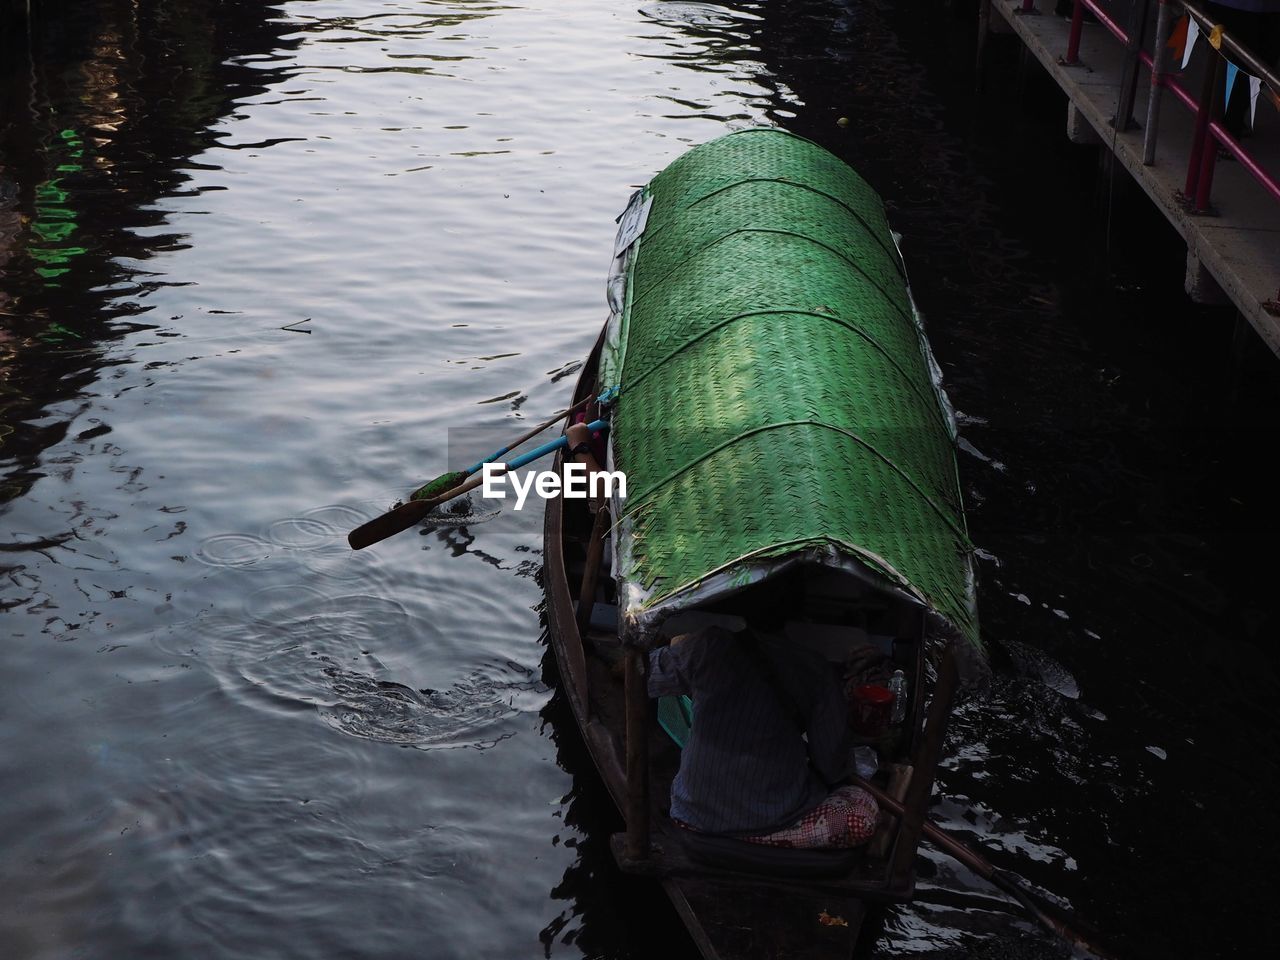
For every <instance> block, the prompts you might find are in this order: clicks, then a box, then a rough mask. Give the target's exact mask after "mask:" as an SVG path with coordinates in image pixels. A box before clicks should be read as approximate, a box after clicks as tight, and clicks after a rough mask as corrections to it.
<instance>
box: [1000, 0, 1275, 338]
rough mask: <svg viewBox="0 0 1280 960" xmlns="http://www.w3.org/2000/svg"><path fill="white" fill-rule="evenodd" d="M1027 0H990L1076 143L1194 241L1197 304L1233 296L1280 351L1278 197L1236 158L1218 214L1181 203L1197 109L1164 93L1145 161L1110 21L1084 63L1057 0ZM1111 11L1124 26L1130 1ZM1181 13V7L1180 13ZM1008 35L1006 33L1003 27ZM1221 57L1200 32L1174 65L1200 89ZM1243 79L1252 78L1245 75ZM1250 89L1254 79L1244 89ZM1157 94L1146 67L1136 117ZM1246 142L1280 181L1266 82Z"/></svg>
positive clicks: (1223, 170)
mask: <svg viewBox="0 0 1280 960" xmlns="http://www.w3.org/2000/svg"><path fill="white" fill-rule="evenodd" d="M1021 6H1022V3H1021V0H991V7H992V25H993V26H994V27H996V28H997V29H999V28H1000V27H1002V26H1003V24H1000V23H999V22H998V21H997V20H996V18H997V17H1002V18H1003V20H1004V21H1005V23H1007V24H1008V29H1011V30H1012V31H1013V33H1014V34H1016V35H1017V37H1018V38H1019V39H1020V40H1021V41H1022V43H1023V44H1025V45H1026V47H1027V49H1028V50H1029V51H1030V52H1031V53H1032V54H1033V55H1034V56H1035V57H1036V59H1037V60H1039V61H1040V63H1041V65H1042V66H1043V67H1044V69H1045V70H1046V71H1048V73H1049V75H1050V76H1052V77H1053V79H1054V80H1055V81H1056V82H1057V84H1058V86H1060V87H1061V88H1062V91H1063V92H1064V93H1065V94H1066V95H1067V98H1068V100H1069V104H1068V111H1067V113H1068V116H1067V132H1068V136H1069V138H1070V139H1071V140H1073V141H1074V142H1077V143H1086V142H1094V143H1097V144H1098V145H1099V146H1101V147H1102V148H1103V149H1107V150H1111V151H1112V152H1113V153H1114V154H1115V156H1116V158H1117V159H1118V160H1119V161H1120V163H1122V164H1123V165H1124V167H1125V169H1126V170H1128V171H1129V174H1130V175H1131V176H1132V177H1133V178H1134V180H1136V181H1137V182H1138V184H1140V185H1141V187H1142V189H1143V190H1144V191H1145V192H1146V194H1147V196H1149V197H1150V198H1151V200H1152V202H1153V203H1155V204H1156V206H1157V207H1159V208H1160V210H1161V211H1163V213H1164V215H1165V217H1166V218H1167V219H1168V221H1169V223H1170V224H1172V225H1173V227H1174V229H1175V230H1177V231H1178V233H1179V234H1180V235H1181V236H1182V238H1183V240H1184V241H1185V242H1186V245H1187V293H1188V294H1190V295H1191V297H1192V299H1194V300H1196V301H1198V302H1223V300H1222V298H1224V297H1225V298H1226V299H1227V300H1229V301H1230V302H1233V303H1234V304H1235V306H1236V308H1237V309H1238V310H1239V311H1240V313H1241V315H1242V316H1243V317H1244V318H1245V319H1246V320H1247V321H1248V322H1249V324H1250V325H1251V326H1252V327H1253V328H1254V330H1256V331H1257V332H1258V334H1259V336H1261V338H1262V340H1263V341H1264V342H1265V343H1266V344H1267V346H1269V347H1270V348H1271V350H1272V351H1273V352H1275V353H1276V354H1277V355H1280V310H1277V308H1276V307H1275V303H1276V302H1277V301H1280V201H1277V200H1276V199H1275V198H1274V197H1272V195H1271V194H1270V193H1268V192H1267V190H1266V189H1265V188H1264V187H1263V186H1262V185H1261V184H1260V183H1259V182H1258V181H1257V180H1256V179H1255V178H1254V177H1253V175H1252V174H1250V173H1249V171H1248V170H1247V169H1246V168H1245V167H1244V166H1243V165H1242V164H1241V163H1238V162H1235V161H1234V160H1227V161H1223V160H1219V161H1218V163H1217V164H1216V168H1215V172H1214V178H1213V192H1212V196H1211V205H1212V212H1211V213H1208V214H1195V213H1192V212H1191V211H1190V210H1189V209H1188V207H1187V205H1186V204H1185V203H1184V202H1183V200H1182V189H1183V187H1184V185H1185V181H1186V176H1187V167H1188V162H1189V160H1190V154H1191V146H1192V140H1193V135H1194V126H1195V115H1194V113H1192V112H1191V111H1190V110H1189V109H1187V107H1186V106H1184V105H1183V104H1182V103H1180V102H1179V101H1178V99H1177V98H1176V97H1175V96H1174V95H1173V93H1172V92H1171V91H1168V90H1166V91H1164V92H1163V94H1162V96H1161V99H1160V110H1159V123H1158V125H1157V130H1158V133H1159V137H1158V140H1157V149H1156V156H1155V162H1154V163H1153V164H1152V165H1150V166H1146V165H1144V164H1143V162H1142V155H1143V136H1144V131H1143V130H1142V129H1141V127H1134V128H1132V129H1129V130H1123V131H1117V130H1116V129H1115V127H1114V126H1113V124H1112V117H1114V116H1115V114H1116V112H1117V103H1118V102H1119V99H1120V93H1121V84H1122V73H1123V69H1124V55H1125V49H1124V46H1123V45H1122V44H1121V43H1120V41H1119V40H1117V39H1116V38H1115V37H1114V36H1113V35H1112V34H1111V32H1110V31H1108V30H1107V28H1106V27H1105V26H1103V25H1102V24H1100V23H1092V22H1089V23H1086V24H1085V26H1084V30H1083V33H1082V37H1081V43H1080V52H1079V63H1078V64H1077V65H1075V66H1068V65H1066V64H1064V63H1063V62H1061V59H1060V58H1062V57H1063V55H1064V53H1065V52H1066V50H1067V44H1068V37H1069V33H1070V27H1071V24H1070V20H1069V19H1066V18H1063V17H1060V16H1056V15H1055V14H1054V12H1053V11H1054V0H1036V7H1037V8H1038V10H1037V13H1036V14H1031V15H1027V14H1022V13H1020V12H1017V10H1018V8H1019V7H1021ZM1155 6H1156V5H1155V3H1154V2H1153V3H1152V4H1151V7H1152V12H1151V15H1150V16H1149V18H1148V23H1147V27H1146V30H1145V31H1144V42H1143V47H1144V49H1146V50H1147V51H1151V50H1152V49H1153V46H1154V44H1153V38H1154V35H1155V30H1156V15H1155ZM1103 9H1104V10H1106V12H1107V13H1108V15H1110V16H1111V17H1112V18H1113V19H1115V20H1116V21H1117V22H1118V23H1119V24H1120V25H1121V26H1122V27H1126V26H1127V22H1126V21H1127V19H1128V16H1129V5H1128V4H1127V3H1119V2H1111V3H1107V4H1104V5H1103ZM1176 12H1177V13H1180V12H1181V11H1176ZM1001 32H1004V31H1003V30H1001ZM1217 56H1219V54H1218V53H1216V52H1215V51H1213V50H1212V49H1211V48H1210V47H1209V45H1208V43H1207V42H1206V41H1205V39H1204V38H1203V37H1201V39H1200V41H1199V44H1198V46H1197V47H1196V49H1195V52H1194V54H1193V56H1192V60H1191V63H1189V64H1188V67H1187V70H1186V71H1180V70H1179V69H1178V68H1179V66H1180V64H1179V63H1178V62H1173V56H1172V54H1170V57H1169V60H1170V63H1169V64H1168V69H1169V70H1170V72H1172V73H1174V75H1175V76H1177V77H1178V78H1179V81H1180V82H1181V84H1182V85H1183V87H1184V88H1185V89H1187V90H1188V91H1191V92H1192V93H1193V94H1198V93H1199V91H1200V88H1201V79H1202V77H1203V75H1204V74H1203V71H1204V70H1205V69H1206V64H1207V63H1211V62H1212V61H1211V60H1210V58H1211V57H1217ZM1237 83H1240V84H1245V83H1246V81H1245V77H1244V74H1243V73H1242V74H1241V75H1240V77H1239V79H1238V80H1237ZM1246 90H1247V86H1246ZM1150 92H1151V72H1150V71H1149V70H1148V69H1147V68H1146V67H1142V66H1140V67H1139V73H1138V85H1137V98H1136V103H1135V106H1134V113H1133V115H1134V117H1135V118H1136V119H1137V120H1138V122H1139V124H1141V123H1143V122H1144V121H1145V118H1146V115H1147V101H1148V97H1149V96H1150ZM1243 146H1244V147H1245V148H1246V149H1247V150H1248V152H1249V154H1250V155H1251V156H1252V157H1253V158H1254V159H1255V161H1256V162H1257V163H1258V165H1259V166H1260V167H1262V168H1263V169H1264V170H1265V171H1267V172H1268V173H1269V174H1270V175H1271V176H1272V177H1273V178H1276V179H1280V116H1277V112H1276V109H1275V107H1274V106H1273V104H1272V103H1270V102H1268V97H1267V92H1266V89H1265V87H1264V89H1263V91H1262V94H1261V96H1260V97H1259V101H1258V106H1257V127H1256V129H1255V130H1254V131H1253V133H1252V135H1251V136H1249V137H1248V138H1247V139H1245V140H1244V141H1243Z"/></svg>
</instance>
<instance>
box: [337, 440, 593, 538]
mask: <svg viewBox="0 0 1280 960" xmlns="http://www.w3.org/2000/svg"><path fill="white" fill-rule="evenodd" d="M608 426H609V421H607V420H594V421H592V422H591V423H589V424H587V429H588V430H591V431H592V432H595V431H596V430H605V429H608ZM568 443H569V438H568V437H560V438H559V439H557V440H553V441H551V442H550V443H544V444H543V445H542V446H540V447H537V448H536V449H534V450H530V451H529V452H528V453H525V454H522V455H520V456H518V457H516V458H515V459H514V460H512V461H511V462H510V463H508V464H507V465H506V471H511V470H516V469H519V468H520V467H523V466H525V465H526V464H528V463H532V462H533V461H534V460H537V459H538V458H539V457H545V456H546V455H547V454H548V453H553V452H554V451H556V450H559V449H560V448H561V447H564V446H567V445H568ZM482 483H484V474H483V473H477V474H474V475H473V476H470V477H468V478H467V480H466V482H464V483H460V484H458V486H456V487H454V488H453V489H452V490H446V491H445V492H444V493H442V494H440V495H439V496H435V497H431V498H430V499H427V500H410V501H409V502H408V503H404V504H401V505H400V506H398V507H396V508H395V509H394V510H389V511H387V512H386V513H384V514H383V515H382V516H380V517H374V518H373V519H372V520H370V521H369V522H368V523H364V524H361V525H360V526H358V527H356V528H355V529H354V530H352V531H351V532H350V533H349V534H347V543H349V544H351V549H352V550H363V549H364V548H365V547H369V546H372V545H373V544H375V543H378V542H379V541H381V540H385V539H387V537H392V536H395V535H396V534H397V533H399V532H400V531H402V530H408V529H409V528H410V527H412V526H413V525H414V524H416V523H417V522H418V521H419V520H421V519H422V518H423V517H425V516H426V515H427V514H428V513H430V512H431V511H432V510H433V509H435V508H436V507H438V506H439V505H440V504H442V503H444V502H445V501H446V500H452V499H453V498H454V497H460V496H462V495H463V494H464V493H467V492H468V491H470V490H474V489H475V488H476V487H478V486H480V484H482Z"/></svg>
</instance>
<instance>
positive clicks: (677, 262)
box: [545, 129, 980, 960]
mask: <svg viewBox="0 0 1280 960" xmlns="http://www.w3.org/2000/svg"><path fill="white" fill-rule="evenodd" d="M615 258H616V259H615V263H614V270H613V274H612V276H611V279H610V305H611V316H610V319H609V321H608V323H607V324H606V326H605V329H604V331H603V332H602V334H601V336H600V338H599V340H598V341H597V343H596V345H595V348H594V349H593V350H592V352H591V354H590V356H589V358H588V360H587V362H586V364H585V366H584V368H583V370H582V373H581V376H580V379H579V381H578V384H577V387H576V390H575V394H574V398H573V399H574V402H575V403H576V402H578V401H580V400H585V399H586V398H588V397H597V396H600V395H602V394H604V395H605V400H606V404H605V405H606V406H607V407H608V410H607V411H604V412H605V414H606V415H610V416H611V418H612V419H611V428H610V433H609V436H608V451H607V456H608V460H609V464H608V467H609V469H612V470H621V471H623V472H624V473H625V475H626V478H627V490H626V496H625V497H624V496H622V495H620V493H618V492H617V491H615V493H614V495H613V496H612V497H611V498H610V499H609V501H608V502H607V503H605V504H601V505H600V509H599V510H598V511H596V512H595V513H594V515H593V513H592V511H591V506H592V504H591V503H590V502H589V501H584V500H581V499H572V500H564V499H553V500H550V501H549V502H548V505H547V510H546V518H545V564H546V571H545V583H546V589H547V595H548V620H549V625H550V636H551V642H552V644H553V647H554V650H555V654H556V657H557V659H558V662H559V665H560V670H561V678H562V684H563V686H564V690H565V693H566V695H567V698H568V700H569V703H570V704H571V706H572V709H573V712H574V715H575V717H576V718H577V722H578V725H579V727H580V728H581V731H582V735H583V737H584V739H585V741H586V744H587V746H588V749H589V750H590V753H591V756H592V758H593V760H594V762H595V765H596V767H597V768H598V769H599V771H600V775H601V777H602V778H603V780H604V782H605V784H606V786H607V788H608V790H609V792H610V794H611V795H612V797H613V800H614V802H615V803H616V804H617V806H618V809H619V811H620V812H621V813H622V815H623V818H624V820H625V822H626V831H625V834H619V835H618V836H616V837H614V838H612V839H613V846H614V853H615V856H616V858H617V860H618V862H619V864H620V866H621V868H622V869H623V870H624V871H628V872H633V873H639V874H645V875H649V876H652V877H653V878H655V879H656V880H657V881H659V882H661V884H662V885H663V887H664V888H665V890H666V892H667V894H668V895H669V896H670V899H671V902H672V903H673V904H674V906H675V908H676V910H677V911H678V912H679V914H680V916H681V917H682V919H683V920H684V922H685V924H686V925H687V927H688V929H689V932H690V934H691V935H692V937H693V939H694V941H695V942H696V944H697V946H698V948H699V950H701V952H702V954H703V955H704V956H705V957H707V958H709V960H710V958H721V960H731V958H734V960H737V958H742V960H748V958H749V960H761V958H773V957H779V958H780V957H787V958H801V957H804V958H815V960H816V958H827V957H849V956H850V955H851V954H852V951H853V948H854V944H855V941H856V938H857V935H858V929H859V926H860V923H861V920H862V917H863V914H864V910H865V906H866V903H867V902H870V901H901V900H905V899H908V898H910V897H911V895H912V893H913V890H914V883H915V880H914V873H913V864H914V860H915V854H916V847H917V844H918V841H919V839H920V834H921V830H922V824H923V818H924V815H925V809H926V806H927V804H928V800H929V794H930V791H931V788H932V785H933V778H934V771H935V768H936V766H937V762H938V759H939V755H940V751H941V743H942V737H943V734H944V731H945V726H946V720H947V716H948V714H949V712H950V707H951V701H952V695H953V692H954V690H955V687H956V677H957V664H958V663H962V662H964V661H965V660H967V659H969V658H970V657H971V655H972V654H973V653H974V652H977V651H979V650H980V648H979V646H978V644H979V641H978V635H977V619H976V614H975V611H974V604H973V578H972V570H971V564H970V553H971V548H970V545H969V542H968V538H967V536H966V532H965V527H964V519H963V514H962V509H961V502H960V491H959V484H958V481H957V476H956V464H955V455H954V444H955V432H954V425H953V419H952V416H951V412H950V408H949V406H948V404H947V401H946V397H945V395H944V394H943V393H942V390H941V388H940V386H939V378H938V375H937V367H936V365H935V364H934V362H933V359H932V355H931V353H930V351H929V347H928V345H927V342H926V340H925V338H924V334H923V330H922V327H921V324H920V321H919V317H918V315H917V313H916V311H915V309H914V306H913V304H912V302H911V297H910V293H909V291H908V287H907V283H906V279H905V271H904V269H903V265H902V261H901V258H900V256H899V253H898V250H897V246H896V243H895V242H894V239H893V236H892V234H891V232H890V230H889V227H888V224H887V221H886V219H885V214H884V209H883V206H882V204H881V202H880V200H879V198H878V197H877V196H876V195H875V193H874V192H873V191H872V190H871V189H870V188H869V187H868V186H867V185H866V183H865V182H863V181H862V180H861V178H859V177H858V175H857V174H856V173H854V171H853V170H851V169H850V168H849V167H848V166H846V165H845V164H844V163H843V162H841V161H840V160H839V159H837V158H836V157H834V156H833V155H831V154H830V153H828V152H826V151H825V150H822V149H821V148H820V147H817V146H816V145H814V144H812V143H809V142H808V141H805V140H802V139H800V138H798V137H794V136H791V135H789V134H787V133H784V132H782V131H778V130H767V129H761V130H748V131H741V132H738V133H733V134H730V135H728V136H725V137H722V138H720V139H719V140H716V141H713V142H711V143H708V144H705V145H703V146H701V147H698V148H696V149H694V150H692V151H690V152H689V153H687V154H685V155H684V156H683V157H681V158H679V159H678V160H676V161H675V162H674V163H673V164H672V165H671V166H669V167H668V168H667V169H666V170H665V171H663V172H662V173H661V174H659V175H658V176H657V177H655V178H654V180H653V181H652V182H650V183H649V184H648V185H647V186H646V187H645V188H644V189H643V190H641V191H639V192H637V194H636V195H635V197H633V199H632V202H631V204H630V205H629V206H628V208H627V211H626V213H625V214H624V216H623V217H622V218H621V227H620V230H619V236H618V242H617V245H616V249H615ZM598 407H599V403H598V401H593V402H592V404H591V409H590V410H589V413H588V416H589V417H591V418H594V417H595V416H596V415H597V413H598V412H600V411H599V410H598ZM780 583H785V584H788V585H789V589H790V590H792V591H793V592H794V600H793V604H792V606H793V607H794V611H795V614H794V618H793V619H794V620H795V623H796V627H797V629H798V630H799V631H801V632H802V633H805V634H807V635H812V636H819V637H821V638H824V639H823V640H822V643H823V644H825V645H826V646H827V648H828V652H829V653H830V654H831V656H832V659H835V660H842V659H843V658H845V657H846V656H848V655H849V654H850V653H855V654H856V653H857V652H858V651H864V652H865V650H866V649H867V648H868V647H870V648H873V649H874V650H877V651H879V655H880V656H881V657H882V658H883V660H884V661H886V662H888V663H889V665H891V666H893V667H897V668H900V669H903V670H904V672H905V674H906V676H907V679H908V684H909V690H910V694H911V699H910V707H909V710H908V714H907V719H906V721H905V723H904V724H902V725H901V727H900V728H899V730H898V731H897V732H896V733H894V734H892V735H889V736H881V737H879V738H878V739H877V740H875V741H874V743H873V745H874V746H875V747H876V748H877V749H878V750H879V751H880V752H881V754H882V759H883V760H884V761H885V763H884V767H885V768H886V769H885V770H884V771H883V772H880V773H878V774H877V775H876V778H875V780H876V782H878V784H879V785H881V786H883V787H886V788H889V787H891V786H892V788H893V789H894V790H895V791H896V792H897V796H898V799H900V800H901V801H903V804H904V806H905V810H904V814H903V816H902V817H901V818H900V819H899V820H892V819H889V818H885V820H884V822H883V825H882V827H881V830H880V833H879V834H878V835H877V836H876V837H875V838H874V839H873V840H872V842H871V843H870V844H868V845H867V846H866V847H865V848H862V849H859V850H857V851H855V852H854V853H852V854H850V853H848V852H842V853H837V854H830V855H828V854H825V853H822V852H819V853H814V852H798V851H775V850H770V849H766V848H760V847H758V846H757V845H751V844H745V843H744V842H743V841H737V840H727V841H724V842H723V843H720V842H719V841H716V840H712V841H710V846H709V847H708V845H707V844H706V843H704V842H703V841H704V840H705V839H706V838H703V837H701V836H700V835H699V836H697V837H696V838H694V837H693V836H692V835H691V831H688V830H684V829H681V828H679V827H677V826H675V825H674V824H673V823H672V822H671V820H670V819H669V817H668V814H667V807H668V803H669V801H668V797H669V792H670V784H671V778H672V776H673V775H674V772H675V770H676V768H677V766H678V763H679V749H678V747H677V746H676V743H675V742H674V741H673V740H672V738H671V737H669V736H667V734H666V733H664V732H663V728H662V727H660V726H659V719H658V715H657V712H656V711H655V708H654V705H653V704H652V703H651V702H650V701H649V700H648V698H647V696H646V691H645V668H646V664H647V659H646V656H647V654H646V650H647V649H648V648H650V647H651V646H652V645H653V643H654V642H655V640H656V639H657V638H658V637H659V636H660V634H661V633H662V632H663V631H664V630H667V629H672V624H678V623H682V622H683V623H689V622H696V621H697V619H698V618H699V617H702V618H706V617H710V616H724V615H729V614H732V613H733V611H734V610H735V607H736V604H738V603H739V602H740V601H741V600H742V599H743V598H745V597H747V596H749V595H750V594H751V593H752V591H756V590H759V589H761V588H762V585H766V584H768V585H772V586H775V587H776V585H777V584H780ZM788 632H789V635H790V629H789V631H788ZM619 662H621V663H622V664H624V665H625V666H624V669H622V670H621V674H622V675H621V676H619V672H620V671H619V670H618V669H617V667H618V664H619ZM933 675H936V682H935V683H933V685H932V697H931V700H930V703H929V708H928V711H927V712H928V716H927V718H926V717H925V712H926V711H925V700H926V697H925V688H926V686H927V682H928V679H929V677H930V676H933ZM670 706H671V705H670V704H667V705H665V707H666V708H667V712H666V714H665V717H664V723H665V724H666V726H667V727H668V728H669V727H670V726H671V723H672V722H673V721H672V720H671V713H670V710H669V708H670ZM674 722H676V723H677V724H678V723H679V719H678V718H677V720H676V721H674ZM694 722H695V723H696V718H695V719H694ZM891 773H892V775H893V783H892V784H890V782H889V777H890V774H891ZM746 848H750V849H749V850H747V855H745V856H743V855H742V853H743V851H744V850H746Z"/></svg>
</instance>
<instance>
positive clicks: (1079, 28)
mask: <svg viewBox="0 0 1280 960" xmlns="http://www.w3.org/2000/svg"><path fill="white" fill-rule="evenodd" d="M1083 30H1084V4H1083V3H1081V2H1080V0H1075V3H1074V4H1073V5H1072V7H1071V33H1070V35H1068V37H1067V55H1066V56H1065V57H1063V58H1062V62H1063V64H1065V65H1066V66H1068V67H1073V66H1075V65H1076V64H1077V63H1079V62H1080V34H1081V33H1082V32H1083Z"/></svg>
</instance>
